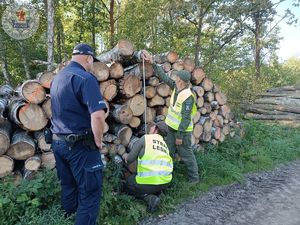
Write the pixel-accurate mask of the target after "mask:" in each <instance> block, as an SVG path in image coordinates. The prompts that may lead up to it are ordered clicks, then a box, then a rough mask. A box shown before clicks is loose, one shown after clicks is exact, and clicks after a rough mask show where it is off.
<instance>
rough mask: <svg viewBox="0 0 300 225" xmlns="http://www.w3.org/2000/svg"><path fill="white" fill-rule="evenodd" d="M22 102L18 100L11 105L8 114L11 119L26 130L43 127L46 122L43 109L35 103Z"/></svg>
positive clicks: (35, 129) (36, 129)
mask: <svg viewBox="0 0 300 225" xmlns="http://www.w3.org/2000/svg"><path fill="white" fill-rule="evenodd" d="M23 104H24V103H22V102H20V101H16V102H14V103H13V104H12V105H11V110H10V112H11V114H10V116H11V118H12V119H13V121H14V122H15V123H16V124H18V125H19V126H20V127H22V128H23V129H25V130H28V131H38V130H41V129H43V128H44V127H45V126H46V125H47V123H48V118H47V117H46V114H45V112H44V110H43V109H42V108H41V107H40V106H39V105H36V104H32V103H25V104H24V105H23ZM18 109H19V110H18Z"/></svg>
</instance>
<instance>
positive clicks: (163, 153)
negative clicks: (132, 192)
mask: <svg viewBox="0 0 300 225" xmlns="http://www.w3.org/2000/svg"><path fill="white" fill-rule="evenodd" d="M172 172H173V161H172V158H171V156H170V154H169V149H168V146H167V144H166V143H165V141H164V139H163V138H162V136H160V135H159V134H148V135H145V154H144V155H143V157H142V158H141V159H140V158H138V165H137V175H136V182H137V183H138V184H153V185H159V184H166V183H170V182H171V180H172Z"/></svg>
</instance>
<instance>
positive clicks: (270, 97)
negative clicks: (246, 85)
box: [244, 86, 300, 126]
mask: <svg viewBox="0 0 300 225" xmlns="http://www.w3.org/2000/svg"><path fill="white" fill-rule="evenodd" d="M244 108H245V109H246V110H247V111H248V113H247V114H246V117H247V118H251V119H255V120H263V121H266V122H278V123H281V124H287V125H289V124H290V125H293V126H299V125H300V87H297V86H285V87H278V88H271V89H269V90H267V91H266V92H265V93H262V94H259V95H258V98H257V99H256V100H255V101H254V103H253V104H251V105H248V106H244Z"/></svg>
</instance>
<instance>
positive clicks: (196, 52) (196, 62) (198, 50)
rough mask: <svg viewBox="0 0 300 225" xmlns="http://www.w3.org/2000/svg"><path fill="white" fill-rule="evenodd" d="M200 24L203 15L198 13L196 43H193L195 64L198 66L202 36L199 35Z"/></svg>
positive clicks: (201, 24)
mask: <svg viewBox="0 0 300 225" xmlns="http://www.w3.org/2000/svg"><path fill="white" fill-rule="evenodd" d="M201 14H202V13H201ZM202 26H203V16H202V15H200V17H199V20H198V26H197V33H196V43H195V65H196V67H198V66H200V49H201V38H202V36H201V33H202Z"/></svg>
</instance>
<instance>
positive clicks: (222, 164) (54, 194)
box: [0, 121, 300, 225]
mask: <svg viewBox="0 0 300 225" xmlns="http://www.w3.org/2000/svg"><path fill="white" fill-rule="evenodd" d="M244 131H245V136H244V138H241V137H240V136H239V135H236V136H235V137H234V138H231V139H230V138H228V139H227V140H226V141H225V142H224V143H222V144H221V145H218V146H212V145H207V146H205V151H204V152H203V153H197V154H196V157H197V161H198V165H199V169H200V171H201V176H202V179H201V183H200V184H199V185H189V184H187V183H186V179H185V176H186V175H185V172H184V171H185V170H184V167H183V165H182V164H181V163H179V162H176V165H175V167H176V170H175V172H174V180H173V182H172V185H171V187H170V188H169V189H168V190H167V191H166V192H165V193H164V194H163V195H162V196H161V198H162V204H161V208H160V211H159V213H160V214H161V213H167V212H170V211H171V210H173V209H174V208H175V206H176V205H177V204H178V203H180V202H181V201H183V200H184V199H187V198H191V197H195V196H198V195H199V194H201V193H202V192H204V191H207V190H208V189H209V188H210V187H213V186H216V185H224V184H229V183H232V182H235V181H242V180H243V173H247V172H254V171H261V170H268V169H272V168H273V167H274V166H275V165H278V164H279V163H285V162H288V161H291V160H295V159H299V158H300V148H299V146H300V129H299V128H286V127H281V126H279V125H269V124H264V123H259V122H255V121H247V122H245V124H244ZM237 132H239V131H237ZM121 175H122V169H121V167H120V166H119V165H115V164H108V166H107V168H106V172H105V178H106V179H105V182H104V186H103V198H102V202H101V216H100V217H101V218H100V219H101V224H106V225H113V224H128V225H129V224H130V225H131V224H133V223H134V222H137V221H138V220H139V219H141V218H142V217H146V216H148V215H149V214H147V212H146V206H145V204H144V203H143V202H142V201H140V200H136V199H134V198H133V197H130V196H128V195H125V194H120V190H119V187H120V184H121V183H120V182H121V180H120V177H121ZM0 192H1V196H0V218H1V219H2V224H3V225H10V224H13V225H15V224H18V225H23V224H24V225H25V224H29V225H41V224H48V225H57V224H60V225H71V224H73V221H74V217H70V218H65V217H64V213H63V211H62V210H61V209H60V204H59V193H60V189H59V183H58V180H57V178H56V175H55V173H54V172H53V171H43V173H40V174H39V175H38V177H37V178H36V179H35V180H32V181H22V182H21V183H20V184H19V185H18V186H16V185H15V184H14V183H13V180H12V179H11V178H7V179H6V180H5V181H4V182H3V181H2V182H1V183H0Z"/></svg>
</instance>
